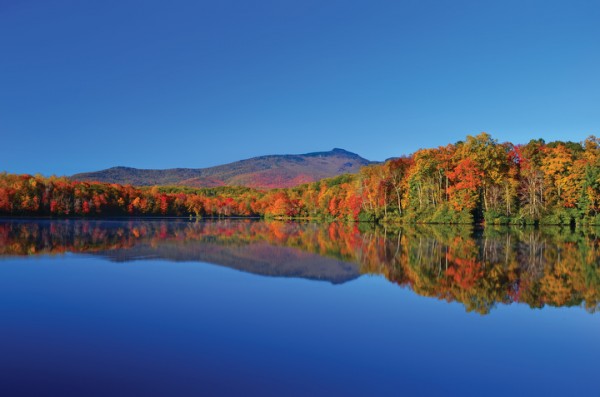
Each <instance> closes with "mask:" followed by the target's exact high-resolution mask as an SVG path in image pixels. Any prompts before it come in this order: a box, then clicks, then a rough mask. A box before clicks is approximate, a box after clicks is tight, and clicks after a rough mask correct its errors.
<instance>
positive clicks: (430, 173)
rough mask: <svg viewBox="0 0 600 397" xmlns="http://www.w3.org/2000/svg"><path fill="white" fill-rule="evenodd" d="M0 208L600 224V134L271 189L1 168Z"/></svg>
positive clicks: (442, 155)
mask: <svg viewBox="0 0 600 397" xmlns="http://www.w3.org/2000/svg"><path fill="white" fill-rule="evenodd" d="M0 214H2V215H42V216H86V217H91V216H145V215H151V216H194V217H202V216H207V217H228V216H261V217H267V218H309V219H323V220H334V219H338V220H340V219H343V220H347V221H370V222H379V223H403V222H404V223H474V222H476V223H480V222H485V223H487V224H538V223H539V224H600V139H598V138H596V137H594V136H590V137H589V138H588V139H586V140H585V141H584V142H581V143H574V142H561V141H556V142H550V143H546V142H544V140H542V139H538V140H532V141H530V142H529V143H527V144H525V145H515V144H512V143H499V142H498V141H497V140H495V139H493V138H492V137H491V136H490V135H489V134H486V133H481V134H479V135H477V136H467V138H466V139H465V140H464V141H460V142H457V143H455V144H449V145H447V146H441V147H438V148H431V149H421V150H418V151H417V152H415V153H413V154H412V155H410V156H405V157H399V158H395V159H391V160H388V161H386V162H385V163H383V164H375V165H370V166H366V167H363V168H362V169H361V170H360V172H359V173H357V174H346V175H341V176H338V177H334V178H329V179H323V180H321V181H318V182H314V183H309V184H304V185H300V186H297V187H294V188H288V189H272V190H258V189H250V188H244V187H238V186H232V187H219V188H210V189H192V188H185V187H169V186H154V187H134V186H130V185H118V184H109V183H95V182H79V181H73V180H70V179H68V178H57V177H50V178H45V177H42V176H39V175H36V176H31V175H14V174H7V173H3V174H0Z"/></svg>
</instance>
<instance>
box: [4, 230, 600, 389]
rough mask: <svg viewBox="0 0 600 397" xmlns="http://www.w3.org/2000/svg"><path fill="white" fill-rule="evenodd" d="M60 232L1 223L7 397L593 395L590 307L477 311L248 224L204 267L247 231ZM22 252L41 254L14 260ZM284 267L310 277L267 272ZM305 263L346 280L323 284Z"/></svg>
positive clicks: (598, 322)
mask: <svg viewBox="0 0 600 397" xmlns="http://www.w3.org/2000/svg"><path fill="white" fill-rule="evenodd" d="M54 222H55V223H54V228H53V229H52V231H51V229H50V227H51V226H52V225H51V224H50V221H44V222H37V223H35V222H29V223H28V222H16V223H15V222H14V221H10V222H7V223H6V224H5V225H4V226H5V229H4V232H1V230H2V229H1V228H0V241H2V244H3V250H4V256H2V258H1V259H0V394H1V395H5V396H213V395H214V396H248V395H256V396H398V395H406V396H448V395H457V396H465V395H466V396H481V395H487V396H500V395H502V396H505V395H511V396H532V395H546V396H558V395H585V396H588V395H599V390H600V388H599V386H598V383H597V382H598V381H597V374H598V366H597V365H598V357H600V338H599V335H600V332H599V331H600V316H599V315H596V314H594V313H592V312H593V311H594V309H590V308H589V307H588V308H587V309H586V308H584V306H585V305H582V304H576V305H573V304H569V305H564V306H557V305H553V306H551V305H544V307H543V308H542V309H532V308H531V305H530V304H526V303H518V302H513V303H511V304H505V303H502V302H499V303H497V304H495V305H493V308H492V310H490V311H489V312H488V313H486V314H485V315H482V314H479V313H477V312H474V311H467V310H466V309H465V304H464V303H463V302H460V301H458V300H452V299H438V298H436V297H428V296H421V295H419V294H418V293H416V292H414V289H415V288H411V287H407V286H399V285H397V284H396V283H395V282H390V281H388V278H386V275H385V274H386V271H382V274H376V273H374V272H373V271H372V270H371V271H369V272H365V271H364V263H363V264H361V262H360V261H357V262H354V265H356V266H357V267H356V268H353V267H352V266H353V262H352V261H351V260H349V259H348V258H349V257H348V256H344V255H338V256H337V257H336V256H335V255H331V254H330V253H331V249H329V251H327V252H329V254H327V253H324V254H323V255H317V254H315V252H314V251H315V250H314V249H313V250H312V252H310V250H309V249H308V248H307V247H306V246H305V245H302V244H301V243H298V241H299V239H301V237H298V236H299V235H298V234H296V237H294V238H295V240H294V241H296V243H295V244H281V243H280V240H277V238H276V239H275V240H273V239H271V240H270V239H269V238H268V236H266V237H265V236H261V235H257V234H256V233H255V230H254V231H252V230H247V229H244V228H242V231H243V230H245V232H246V233H255V235H254V237H252V238H251V239H250V240H251V241H250V240H248V239H246V240H244V239H243V238H239V239H237V240H236V239H235V238H236V236H235V234H231V235H230V237H227V238H232V239H233V242H231V241H229V242H228V243H222V244H220V248H221V249H222V250H223V251H224V252H219V253H218V255H217V254H214V255H213V257H218V258H226V259H219V260H213V261H214V262H220V263H216V264H211V263H207V262H201V261H198V260H197V259H194V258H195V256H194V255H196V256H198V255H199V256H202V255H204V256H206V255H207V254H206V252H208V251H211V250H213V251H214V249H215V248H214V243H215V241H216V242H217V243H219V239H220V238H222V237H221V236H223V235H224V234H225V231H226V230H228V229H231V230H233V231H235V232H236V233H241V232H242V231H240V229H239V228H237V227H230V226H231V225H230V224H226V225H221V226H222V227H220V228H217V229H210V230H208V231H205V230H204V231H202V233H201V234H202V238H193V239H191V238H190V237H189V236H190V234H189V233H190V232H187V233H188V235H187V237H186V236H185V231H186V230H192V231H195V232H197V230H196V229H193V228H194V226H190V225H188V224H186V223H170V222H162V224H161V225H158V226H157V227H155V226H151V229H152V230H155V229H156V230H157V232H156V233H157V234H152V236H148V234H147V233H148V231H146V232H144V233H146V237H147V238H148V239H150V240H149V241H148V240H147V239H146V240H145V237H144V236H141V237H138V240H136V241H139V242H138V243H133V244H130V243H128V244H125V245H126V246H122V247H116V246H115V244H116V243H115V241H116V240H114V238H115V235H116V236H117V237H118V236H121V238H122V239H125V237H123V236H124V235H126V236H129V235H130V234H131V233H136V232H134V231H133V229H134V228H135V227H136V224H135V223H131V222H130V223H119V222H112V223H111V222H109V223H93V222H92V223H88V226H87V228H84V229H85V230H86V232H85V233H88V234H90V236H96V237H93V238H91V239H89V240H86V239H85V237H82V236H84V234H85V233H84V232H82V231H81V230H80V231H79V232H77V228H80V227H81V222H83V221H70V223H67V226H65V224H64V222H61V221H54ZM56 222H58V223H56ZM78 222H79V223H78ZM15 225H17V226H18V227H16V226H15ZM142 226H143V225H142ZM146 226H147V224H146ZM161 226H164V227H162V228H161ZM298 227H299V229H296V226H292V231H296V233H298V232H297V231H298V230H300V231H302V230H304V229H302V228H306V227H308V228H311V227H314V226H310V225H309V226H307V225H304V226H298ZM142 228H143V227H142ZM189 228H192V229H189ZM314 228H315V229H314V232H315V233H320V232H319V230H320V229H319V228H320V227H314ZM84 229H82V230H84ZM27 230H29V232H28V233H30V235H27V236H24V233H26V232H24V231H27ZM90 230H92V231H91V232H90ZM119 230H120V232H119ZM161 230H162V234H160V233H161ZM286 230H288V231H289V227H288V229H286ZM2 233H4V234H2ZM78 233H79V234H78ZM94 233H95V234H94ZM119 233H121V234H119ZM178 233H179V234H178ZM198 233H199V232H198ZM211 233H213V234H214V235H211ZM351 233H358V236H359V237H361V236H363V237H364V236H365V235H367V234H369V233H375V232H368V231H367V232H365V231H358V232H357V231H356V230H355V231H351ZM44 235H46V236H50V237H48V238H45V237H43V236H44ZM323 235H324V236H327V238H334V237H335V236H329V233H327V232H324V234H323ZM338 235H339V233H338ZM373 235H376V234H371V235H370V236H369V238H373ZM382 235H383V237H382V238H385V243H386V244H388V243H389V244H391V246H392V247H395V246H396V242H394V240H393V238H391V237H390V236H389V235H387V234H385V233H384V234H382ZM52 236H54V237H52ZM196 236H197V234H196ZM338 237H339V236H338ZM380 237H381V235H380ZM2 238H3V239H2ZM52 238H54V239H56V240H58V242H51V241H50V242H49V241H48V239H52ZM324 238H325V237H324ZM502 238H504V237H502ZM78 239H79V240H78ZM103 239H104V240H103ZM240 239H241V240H243V241H239V240H240ZM388 240H391V241H388ZM19 241H21V244H22V245H23V247H19V246H18V244H19ZM23 241H26V243H23ZM102 241H107V242H108V243H107V245H106V246H103V245H102V244H101V242H102ZM311 241H312V240H311ZM364 241H366V240H364ZM32 242H36V243H35V244H34V245H33V246H34V248H35V254H33V253H32V252H29V255H25V256H22V255H18V254H17V252H18V251H19V250H22V249H25V250H31V247H32V245H31V244H32ZM330 243H331V241H330ZM334 243H335V242H334ZM342 243H343V244H347V242H346V241H343V242H342V241H340V244H342ZM10 244H12V248H9V245H10ZM61 244H62V245H61ZM69 244H70V245H69ZM211 244H213V246H211ZM217 245H219V244H217ZM82 247H84V248H86V249H84V248H82ZM249 247H250V248H252V249H255V250H257V252H258V253H259V254H257V255H259V256H261V255H262V256H263V257H264V256H270V257H271V258H264V259H265V262H264V263H262V262H261V263H262V265H261V266H258V265H257V266H258V268H259V269H262V274H259V273H261V272H259V271H257V270H256V269H257V267H256V266H255V267H252V268H251V270H248V268H244V266H245V265H244V264H240V265H239V268H236V266H234V265H232V263H235V261H236V260H237V261H241V260H242V259H241V258H247V260H248V263H250V262H252V261H256V257H255V256H252V255H250V254H248V251H247V250H246V251H244V249H247V248H249ZM152 249H154V251H153V252H154V254H152ZM269 249H270V250H271V251H269ZM161 250H162V251H161ZM236 250H237V251H236ZM265 250H266V251H265ZM282 250H283V251H282ZM56 252H63V253H58V254H57V253H56ZM165 252H168V253H171V254H170V255H171V256H169V255H168V254H166V253H165ZM178 252H179V253H181V252H184V253H185V255H183V257H177V253H178ZM232 252H233V254H232ZM253 252H254V251H253ZM265 252H270V254H265ZM364 252H366V250H364ZM128 254H129V255H130V256H127V255H128ZM134 254H135V255H134ZM234 254H235V255H234ZM588 254H589V253H588ZM186 255H187V258H186ZM228 255H229V256H228ZM232 255H233V256H232ZM236 255H237V256H236ZM318 257H321V258H324V259H323V260H324V261H326V262H324V263H320V262H319V260H320V259H317V258H318ZM232 258H233V259H232ZM236 258H237V259H236ZM273 258H282V259H273ZM298 258H300V259H298ZM592 259H593V258H592ZM278 260H280V262H279V263H280V265H281V266H282V267H284V268H285V266H290V265H289V264H290V263H294V261H299V260H303V261H305V263H304V266H305V267H306V268H307V269H308V270H306V269H304V270H298V269H297V268H295V267H294V268H293V269H292V270H291V273H290V272H288V273H287V274H276V273H275V274H274V273H273V272H272V269H271V268H270V267H269V266H275V267H277V266H278V265H277V264H278V262H277V261H278ZM363 260H364V259H363ZM284 262H285V263H284ZM312 263H315V264H316V265H318V266H321V267H327V266H330V267H336V266H337V267H339V268H340V269H342V270H336V274H334V275H332V274H326V275H325V276H324V279H321V280H319V279H318V277H317V276H315V275H314V274H312V273H310V267H311V264H312ZM344 266H349V267H344ZM382 266H383V265H382ZM265 269H266V270H265ZM286 269H287V268H286ZM336 269H337V268H336ZM348 269H350V270H348ZM352 269H358V270H357V274H356V277H354V276H353V275H352V274H350V273H351V271H352ZM340 272H341V274H342V276H340V275H339V274H338V273H340ZM348 272H350V273H348ZM365 273H369V274H365ZM340 277H341V278H340ZM541 288H545V287H541ZM571 302H572V301H571Z"/></svg>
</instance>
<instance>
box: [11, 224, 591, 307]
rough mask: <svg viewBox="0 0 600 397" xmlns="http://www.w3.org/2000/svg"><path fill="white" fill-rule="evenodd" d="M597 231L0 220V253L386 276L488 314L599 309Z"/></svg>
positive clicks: (305, 274)
mask: <svg viewBox="0 0 600 397" xmlns="http://www.w3.org/2000/svg"><path fill="white" fill-rule="evenodd" d="M599 246H600V243H599V240H598V230H597V229H596V230H593V229H590V230H585V231H582V230H579V229H578V230H571V229H560V228H542V229H533V228H531V229H529V228H527V229H522V228H485V229H481V230H479V229H476V230H474V229H472V228H470V227H467V226H455V227H451V226H419V227H407V228H401V229H394V230H389V229H388V230H386V229H384V228H381V227H377V228H375V227H370V226H368V225H363V224H340V223H331V224H315V223H295V222H289V223H284V222H265V221H252V220H219V221H203V222H191V221H184V220H126V221H118V220H115V221H108V220H107V221H88V220H56V221H55V220H43V221H30V220H3V221H0V255H2V256H15V255H39V254H60V253H66V252H71V253H86V254H93V255H96V256H100V257H105V258H108V259H110V260H113V261H131V260H137V259H148V258H155V259H162V260H168V261H201V262H209V263H214V264H218V265H222V266H227V267H230V268H234V269H238V270H241V271H246V272H250V273H254V274H260V275H265V276H277V277H301V278H306V279H314V280H326V281H329V282H331V283H335V284H337V283H343V282H346V281H349V280H352V279H355V278H357V277H359V276H360V275H362V274H377V275H383V276H385V277H386V278H387V279H388V280H389V281H391V282H394V283H396V284H398V285H401V286H406V287H409V288H410V289H411V290H413V291H414V292H416V293H417V294H419V295H423V296H429V297H437V298H439V299H444V300H447V301H449V302H451V301H456V302H460V303H462V304H463V305H464V306H465V308H466V309H467V310H468V311H477V312H479V313H488V312H489V311H490V310H491V309H492V308H493V307H494V306H495V305H496V304H498V303H502V304H510V303H513V302H520V303H525V304H528V305H529V306H530V307H532V308H541V307H543V306H545V305H550V306H557V307H563V306H583V307H584V308H586V309H587V310H588V311H589V312H595V311H597V309H598V301H599V297H600V264H599V262H600V249H599V248H600V247H599Z"/></svg>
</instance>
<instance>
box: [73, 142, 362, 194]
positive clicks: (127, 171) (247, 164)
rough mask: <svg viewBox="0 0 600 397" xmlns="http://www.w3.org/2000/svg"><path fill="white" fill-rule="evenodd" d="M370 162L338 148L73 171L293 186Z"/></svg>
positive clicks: (148, 180)
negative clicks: (187, 164) (198, 164)
mask: <svg viewBox="0 0 600 397" xmlns="http://www.w3.org/2000/svg"><path fill="white" fill-rule="evenodd" d="M372 163H373V162H371V161H369V160H366V159H364V158H362V157H360V156H359V155H358V154H355V153H352V152H349V151H347V150H344V149H341V148H333V149H332V150H331V151H329V152H315V153H306V154H299V155H273V156H261V157H254V158H250V159H246V160H241V161H236V162H233V163H229V164H223V165H218V166H215V167H209V168H197V169H193V168H171V169H163V170H156V169H153V170H151V169H136V168H130V167H123V166H119V167H113V168H109V169H105V170H102V171H97V172H87V173H82V174H76V175H73V176H72V177H71V178H72V179H74V180H79V181H98V182H109V183H120V184H131V185H138V186H152V185H179V186H192V187H215V186H224V185H229V186H232V185H233V186H247V187H253V188H262V189H269V188H283V187H293V186H297V185H299V184H302V183H308V182H315V181H318V180H320V179H323V178H330V177H334V176H337V175H341V174H351V173H356V172H358V171H359V170H360V168H361V167H363V166H365V165H369V164H372Z"/></svg>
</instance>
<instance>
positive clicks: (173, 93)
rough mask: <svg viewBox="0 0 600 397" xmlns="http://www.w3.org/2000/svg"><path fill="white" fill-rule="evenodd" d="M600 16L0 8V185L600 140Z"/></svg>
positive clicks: (289, 6)
mask: <svg viewBox="0 0 600 397" xmlns="http://www.w3.org/2000/svg"><path fill="white" fill-rule="evenodd" d="M599 21H600V2H598V1H596V0H593V1H574V0H571V1H567V0H564V1H552V0H543V1H527V0H517V1H507V0H502V1H484V0H475V1H456V0H454V1H423V0H415V1H374V0H368V1H350V0H340V1H335V0H332V1H324V0H315V1H313V0H297V1H287V0H273V1H262V0H254V1H247V0H239V1H228V0H211V1H176V0H170V1H150V0H140V1H131V0H117V1H110V0H102V1H79V0H73V1H65V0H55V1H48V0H39V1H35V0H0V138H1V139H0V170H6V171H9V172H17V173H37V172H40V173H42V174H46V175H49V174H57V175H64V174H72V173H76V172H80V171H91V170H98V169H102V168H108V167H111V166H116V165H127V166H133V167H140V168H168V167H206V166H211V165H217V164H222V163H226V162H231V161H235V160H239V159H243V158H248V157H253V156H257V155H263V154H287V153H304V152H310V151H322V150H329V149H331V148H333V147H341V148H344V149H347V150H350V151H353V152H356V153H358V154H360V155H362V156H363V157H366V158H368V159H371V160H383V159H385V158H388V157H392V156H398V155H402V154H408V153H410V152H413V151H414V150H416V149H418V148H421V147H432V146H439V145H445V144H447V143H451V142H455V141H457V140H460V139H463V138H464V137H465V136H466V135H467V134H471V135H472V134H477V133H479V132H481V131H486V132H489V133H491V134H492V135H493V136H494V137H495V138H497V139H499V140H500V141H506V140H509V141H513V142H517V143H520V142H527V141H528V140H529V139H531V138H539V137H541V138H544V139H546V140H554V139H561V140H574V141H581V140H583V139H584V138H585V137H586V136H588V135H590V134H595V135H600V22H599Z"/></svg>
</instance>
